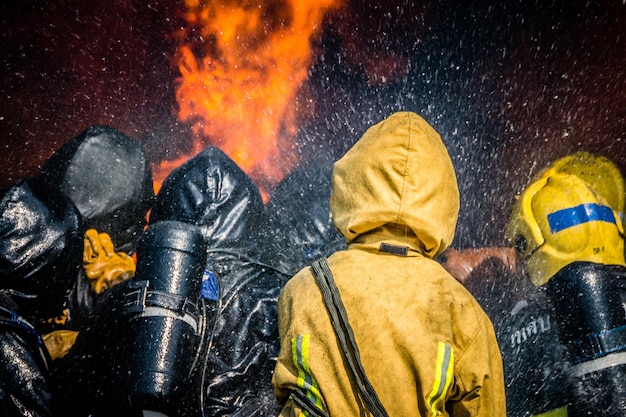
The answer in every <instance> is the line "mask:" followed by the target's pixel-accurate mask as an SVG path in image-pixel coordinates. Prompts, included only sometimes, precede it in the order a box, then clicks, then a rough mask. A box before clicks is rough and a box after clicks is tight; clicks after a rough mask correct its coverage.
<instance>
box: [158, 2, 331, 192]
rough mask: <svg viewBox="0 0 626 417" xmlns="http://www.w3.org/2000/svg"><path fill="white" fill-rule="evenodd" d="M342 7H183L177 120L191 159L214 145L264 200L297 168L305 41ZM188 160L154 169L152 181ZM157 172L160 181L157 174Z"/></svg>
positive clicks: (308, 57) (307, 56) (308, 52)
mask: <svg viewBox="0 0 626 417" xmlns="http://www.w3.org/2000/svg"><path fill="white" fill-rule="evenodd" d="M342 2H343V0H316V1H310V0H278V1H272V0H231V1H229V0H220V1H215V0H185V6H186V12H185V15H184V17H185V21H186V23H187V27H186V28H185V29H184V30H183V31H182V33H181V36H180V37H179V39H180V41H179V46H178V67H179V70H180V74H181V76H180V78H179V79H178V86H177V90H176V98H177V102H178V106H179V111H178V118H179V119H180V120H181V121H183V122H187V123H191V124H192V131H193V134H194V142H195V143H194V153H193V155H195V154H197V153H198V152H199V151H200V150H202V149H203V148H204V147H205V146H208V145H212V146H218V147H219V148H220V149H222V150H223V151H224V152H225V153H226V154H227V155H229V156H230V157H231V158H232V159H233V160H234V161H235V162H236V163H237V164H238V165H239V166H240V167H241V168H242V169H243V170H244V171H245V172H246V173H248V174H249V175H250V176H251V177H252V178H253V180H255V182H256V183H257V184H258V185H259V188H260V189H261V191H262V193H263V194H264V198H267V193H268V192H269V191H270V190H271V189H272V187H273V186H274V185H276V184H277V183H278V182H279V181H280V180H281V179H282V178H283V177H284V176H285V175H286V174H287V173H289V172H290V170H291V169H292V168H293V167H294V166H295V165H296V164H297V162H298V153H297V151H296V150H295V149H294V147H293V146H292V139H293V138H294V137H295V135H296V133H297V129H298V126H297V113H296V108H297V102H296V99H297V95H298V89H299V87H300V86H301V85H302V83H303V82H304V81H305V80H306V78H307V74H308V70H309V68H310V66H311V63H312V60H313V52H312V49H311V44H310V42H311V40H312V39H313V38H314V37H315V36H316V35H318V34H319V32H320V30H321V22H322V18H323V17H324V15H325V13H327V12H328V11H330V10H333V9H337V8H339V7H340V6H342ZM193 155H188V156H185V157H182V158H180V159H179V160H178V161H170V162H166V163H164V165H162V166H161V167H158V168H157V169H156V170H155V171H157V174H156V175H155V177H157V180H158V177H159V176H160V175H161V176H162V177H164V175H162V174H163V173H165V172H169V171H170V170H171V169H173V168H175V167H176V166H178V165H180V164H181V163H183V162H184V161H185V160H187V159H188V158H190V157H192V156H193ZM159 173H161V174H159Z"/></svg>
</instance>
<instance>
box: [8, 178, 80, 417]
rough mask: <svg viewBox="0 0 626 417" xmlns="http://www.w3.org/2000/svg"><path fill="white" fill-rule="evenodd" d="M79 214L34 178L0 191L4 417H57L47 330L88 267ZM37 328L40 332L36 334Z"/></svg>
mask: <svg viewBox="0 0 626 417" xmlns="http://www.w3.org/2000/svg"><path fill="white" fill-rule="evenodd" d="M83 233H84V231H83V229H82V225H81V221H80V216H79V213H78V210H77V209H76V207H75V206H74V205H73V204H72V202H71V201H70V200H69V199H68V198H67V197H65V196H64V195H63V194H62V193H61V192H60V191H59V190H58V189H56V188H54V187H51V186H49V185H47V184H44V183H42V182H40V181H38V180H36V179H33V178H24V179H20V180H18V181H16V182H15V183H13V184H12V185H11V186H10V187H8V188H6V189H4V190H1V191H0V415H1V416H3V417H13V416H15V417H18V416H19V417H23V416H32V417H35V416H37V417H40V416H50V415H51V401H52V389H51V387H50V383H49V374H48V367H49V364H50V358H49V355H48V351H47V350H46V347H45V345H44V343H43V341H42V338H41V335H40V332H41V329H42V326H41V323H42V322H43V321H45V320H47V319H49V318H51V317H54V316H56V315H57V314H59V313H61V311H62V310H63V306H64V303H65V300H66V297H67V293H68V292H69V290H70V288H71V287H72V283H73V282H74V279H75V277H76V274H77V272H78V268H79V267H80V265H81V262H82V256H81V255H82V245H83V239H82V236H83ZM35 326H36V328H35Z"/></svg>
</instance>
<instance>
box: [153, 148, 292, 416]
mask: <svg viewBox="0 0 626 417" xmlns="http://www.w3.org/2000/svg"><path fill="white" fill-rule="evenodd" d="M263 209H264V205H263V202H262V200H261V196H260V193H259V191H258V188H257V187H256V185H255V184H254V183H253V182H252V180H251V179H250V178H249V177H248V176H247V175H246V174H245V173H244V172H243V171H242V170H241V169H240V168H239V167H238V166H237V165H236V164H235V163H234V162H233V161H232V160H231V159H230V158H229V157H228V156H227V155H225V154H224V153H223V152H222V151H220V150H219V149H217V148H207V149H205V150H204V151H203V152H201V153H200V154H199V155H197V156H196V157H195V158H193V159H191V160H190V161H188V162H187V163H185V164H184V165H182V166H181V167H179V168H178V169H176V170H175V171H173V172H172V173H171V174H170V175H169V176H168V178H167V179H166V180H165V181H164V182H163V185H162V187H161V190H160V191H159V194H158V195H157V198H156V201H155V204H154V206H153V208H152V211H151V216H150V223H151V224H152V223H155V222H158V221H164V220H175V221H181V222H188V223H191V224H194V225H196V226H198V227H200V229H201V230H202V234H203V235H204V238H205V240H206V243H207V246H208V256H207V265H206V269H207V271H206V275H207V277H208V278H207V282H204V283H203V284H205V285H204V287H203V296H204V301H205V302H206V303H207V305H209V306H212V307H211V308H213V309H214V310H215V311H214V314H215V317H216V319H215V320H213V321H212V322H210V323H207V333H208V341H207V343H208V353H207V354H206V355H205V356H204V361H203V362H202V363H201V364H200V374H201V385H202V404H203V406H202V408H203V410H202V415H205V416H225V415H229V416H271V415H277V413H278V410H279V408H278V405H277V404H276V400H275V398H274V393H273V388H272V385H271V376H272V372H273V369H274V365H275V363H276V357H277V355H278V350H279V339H278V323H277V310H276V302H277V299H278V295H279V293H280V290H281V288H282V286H283V284H284V282H285V281H286V279H287V278H288V277H287V276H286V275H284V274H281V273H279V272H277V271H276V270H274V269H272V268H271V267H269V266H267V265H265V264H262V263H261V262H259V261H258V260H257V254H258V248H259V246H260V245H262V244H263V243H262V242H261V241H260V240H259V229H258V228H259V224H258V221H259V219H260V217H261V215H262V213H263ZM211 277H215V278H216V284H217V285H216V286H214V285H210V281H211V279H212V278H211Z"/></svg>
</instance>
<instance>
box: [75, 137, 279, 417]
mask: <svg viewBox="0 0 626 417" xmlns="http://www.w3.org/2000/svg"><path fill="white" fill-rule="evenodd" d="M263 209H264V205H263V201H262V199H261V194H260V192H259V190H258V188H257V186H256V185H255V184H254V183H253V182H252V180H251V179H250V178H249V177H248V176H247V175H246V174H245V173H244V172H243V171H242V170H241V169H240V168H239V167H238V166H237V165H236V164H235V163H234V162H233V161H232V160H231V159H230V158H229V157H228V156H227V155H226V154H224V153H223V152H222V151H220V150H219V149H218V148H214V147H209V148H207V149H205V150H204V151H202V152H201V153H200V154H198V155H197V156H195V157H194V158H192V159H190V160H189V161H187V162H186V163H185V164H183V165H182V166H180V167H179V168H177V169H176V170H174V171H172V172H171V173H170V175H169V176H168V177H167V179H166V180H165V181H164V182H163V185H162V187H161V189H160V191H159V193H158V195H157V197H156V201H155V203H154V205H153V207H152V210H151V214H150V221H149V226H148V228H147V230H146V232H144V235H143V236H142V238H141V240H140V241H139V249H138V252H137V270H136V272H135V275H134V277H132V278H130V279H129V280H126V281H124V282H123V283H121V284H118V285H115V286H114V287H113V288H111V289H110V290H109V291H106V292H105V293H104V296H103V297H101V298H99V299H98V301H97V302H96V304H95V308H94V315H93V320H92V325H91V328H89V329H87V331H86V332H82V333H81V334H79V336H78V338H77V341H76V349H77V350H78V351H80V352H82V353H81V355H79V358H78V360H79V363H81V364H84V366H83V365H81V366H80V368H81V372H79V373H78V375H75V376H73V380H75V381H79V384H78V385H79V386H78V387H75V389H74V390H73V394H72V395H71V397H75V398H83V400H82V401H81V402H82V404H80V405H78V406H77V407H76V410H73V412H72V414H71V415H76V416H86V415H90V416H100V415H102V416H104V415H119V416H134V415H141V413H142V412H143V413H144V414H145V413H146V412H148V411H149V412H156V413H161V415H167V416H170V417H174V416H176V417H186V416H193V417H195V416H221V415H237V416H250V417H252V416H274V415H276V414H277V413H278V405H277V403H276V399H275V398H274V395H273V390H272V385H271V382H270V381H271V373H272V370H273V369H274V364H275V362H276V356H277V354H278V348H279V344H278V326H277V311H276V301H277V298H278V294H279V291H280V289H281V288H282V285H283V284H284V282H285V281H286V276H284V275H283V274H281V273H279V272H277V271H275V270H273V269H272V268H271V267H269V266H268V265H264V264H262V263H260V262H259V261H258V260H257V254H258V249H259V248H258V247H259V244H260V239H258V236H259V231H258V224H257V223H258V221H259V219H260V218H261V215H262V212H263ZM200 255H202V256H200ZM192 258H193V259H192ZM183 261H184V262H183ZM198 265H199V267H198ZM103 381H104V382H103ZM74 393H75V394H74Z"/></svg>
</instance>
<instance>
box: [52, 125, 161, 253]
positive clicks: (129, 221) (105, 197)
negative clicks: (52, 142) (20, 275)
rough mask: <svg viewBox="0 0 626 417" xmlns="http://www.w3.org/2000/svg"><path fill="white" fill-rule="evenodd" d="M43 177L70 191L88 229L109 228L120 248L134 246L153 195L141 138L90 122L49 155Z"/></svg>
mask: <svg viewBox="0 0 626 417" xmlns="http://www.w3.org/2000/svg"><path fill="white" fill-rule="evenodd" d="M40 178H41V179H43V180H44V181H46V182H49V183H51V184H53V185H55V186H57V187H58V188H60V189H61V190H62V191H63V192H64V193H65V194H66V195H67V196H69V197H70V199H71V200H72V201H73V202H74V204H75V205H76V207H78V210H79V211H80V213H81V215H82V216H83V219H84V222H85V228H86V229H90V228H93V229H96V230H98V231H99V232H105V233H108V234H109V236H111V240H112V241H113V243H114V244H115V249H116V251H118V252H126V253H132V252H133V251H134V249H135V247H136V244H137V240H138V239H139V236H140V234H141V232H142V231H143V227H144V226H145V219H146V213H147V212H148V210H149V208H150V205H151V203H152V201H153V198H154V188H153V184H152V173H151V170H150V165H149V162H148V160H147V157H146V155H145V153H144V151H143V149H142V148H141V146H140V145H139V143H138V142H136V141H134V140H133V139H131V138H130V137H128V136H126V135H125V134H123V133H122V132H120V131H118V130H116V129H113V128H111V127H108V126H93V127H90V128H88V129H86V130H85V131H83V132H81V133H80V134H79V135H78V136H76V137H75V138H73V139H71V140H70V141H68V142H67V143H65V144H64V145H63V146H61V148H59V149H58V150H57V151H56V152H55V153H54V155H52V156H51V157H50V158H49V159H48V160H47V161H46V163H45V164H44V166H43V168H42V169H41V172H40Z"/></svg>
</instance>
